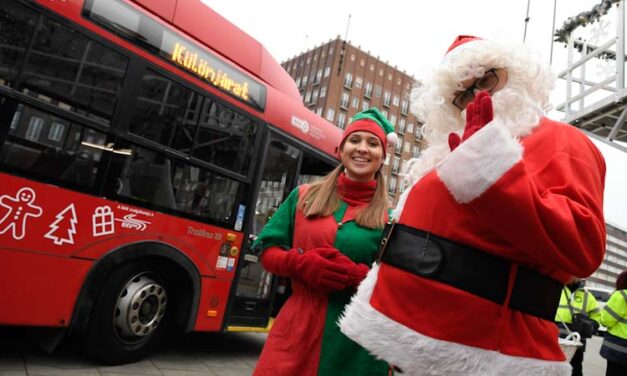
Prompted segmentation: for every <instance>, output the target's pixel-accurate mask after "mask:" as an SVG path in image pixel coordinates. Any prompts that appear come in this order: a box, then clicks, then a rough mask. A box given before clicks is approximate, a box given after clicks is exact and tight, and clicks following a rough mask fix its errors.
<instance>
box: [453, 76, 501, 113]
mask: <svg viewBox="0 0 627 376" xmlns="http://www.w3.org/2000/svg"><path fill="white" fill-rule="evenodd" d="M496 69H497V68H492V69H489V70H487V71H485V73H484V74H483V77H479V78H477V80H476V81H475V83H473V84H472V86H470V87H469V88H468V89H466V90H464V91H462V92H461V93H459V94H457V95H456V96H455V98H454V99H453V104H454V105H455V107H457V108H459V109H460V110H462V111H463V110H464V109H465V108H466V106H468V104H469V103H470V102H472V101H473V100H474V99H475V91H490V90H492V89H494V88H495V87H496V85H498V84H499V78H498V76H497V75H496Z"/></svg>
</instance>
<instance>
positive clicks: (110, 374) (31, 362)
mask: <svg viewBox="0 0 627 376" xmlns="http://www.w3.org/2000/svg"><path fill="white" fill-rule="evenodd" d="M265 338H266V336H265V334H257V333H210V334H194V335H190V336H187V337H184V338H179V339H174V340H171V341H169V343H168V344H167V345H165V346H163V347H162V348H161V349H159V350H158V351H157V352H156V353H155V354H154V355H152V356H151V357H149V358H148V359H146V360H143V361H141V362H138V363H134V364H128V365H124V366H116V367H104V366H101V365H98V364H94V363H92V362H90V361H89V360H87V359H85V358H82V357H81V356H80V355H79V354H78V353H77V351H76V350H74V349H71V348H69V347H67V346H61V347H60V348H59V349H58V350H57V351H56V352H55V353H54V354H52V355H50V354H47V353H46V352H44V351H42V350H40V349H39V348H38V347H37V346H36V345H34V344H33V342H32V341H30V340H29V339H28V338H27V336H26V335H25V333H23V332H20V331H15V330H9V331H6V330H4V331H3V330H2V329H1V328H0V376H55V375H63V376H92V375H94V376H100V375H103V376H105V375H106V376H129V375H155V376H248V375H250V374H251V373H252V370H253V368H254V366H255V363H256V362H257V358H258V356H259V352H260V351H261V348H262V347H263V343H264V341H265ZM601 341H602V340H601V338H599V337H595V338H593V339H592V340H591V341H589V342H588V349H587V350H586V355H585V360H584V375H585V376H603V375H605V359H603V358H601V357H600V356H599V348H600V346H601Z"/></svg>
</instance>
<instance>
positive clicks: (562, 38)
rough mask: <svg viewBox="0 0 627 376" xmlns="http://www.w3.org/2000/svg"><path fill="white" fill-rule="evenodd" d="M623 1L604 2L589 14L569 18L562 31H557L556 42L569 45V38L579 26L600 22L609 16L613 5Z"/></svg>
mask: <svg viewBox="0 0 627 376" xmlns="http://www.w3.org/2000/svg"><path fill="white" fill-rule="evenodd" d="M620 1H621V0H603V1H601V2H600V3H599V4H597V5H595V6H593V7H592V9H591V10H589V11H587V12H581V13H579V14H578V15H576V16H574V17H568V19H567V20H566V21H565V22H564V24H563V25H562V27H561V28H560V29H557V30H555V34H554V35H555V41H556V42H562V43H568V36H569V35H570V33H572V32H573V30H575V29H576V28H578V27H579V26H586V25H587V24H590V23H593V22H595V21H598V20H599V19H600V18H601V16H604V15H606V14H607V12H608V11H609V10H610V8H611V7H612V4H618V3H619V2H620Z"/></svg>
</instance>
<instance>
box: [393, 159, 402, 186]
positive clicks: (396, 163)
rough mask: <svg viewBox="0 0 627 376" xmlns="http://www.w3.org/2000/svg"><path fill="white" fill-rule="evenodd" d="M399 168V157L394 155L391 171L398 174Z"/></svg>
mask: <svg viewBox="0 0 627 376" xmlns="http://www.w3.org/2000/svg"><path fill="white" fill-rule="evenodd" d="M400 169H401V159H400V158H399V157H394V160H393V161H392V173H393V174H398V172H399V170H400ZM395 180H396V179H395Z"/></svg>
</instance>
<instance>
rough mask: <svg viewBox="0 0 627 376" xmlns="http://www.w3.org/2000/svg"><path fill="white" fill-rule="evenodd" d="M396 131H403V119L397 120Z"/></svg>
mask: <svg viewBox="0 0 627 376" xmlns="http://www.w3.org/2000/svg"><path fill="white" fill-rule="evenodd" d="M396 131H397V132H398V133H405V119H403V118H401V120H399V121H398V129H397V130H396Z"/></svg>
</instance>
